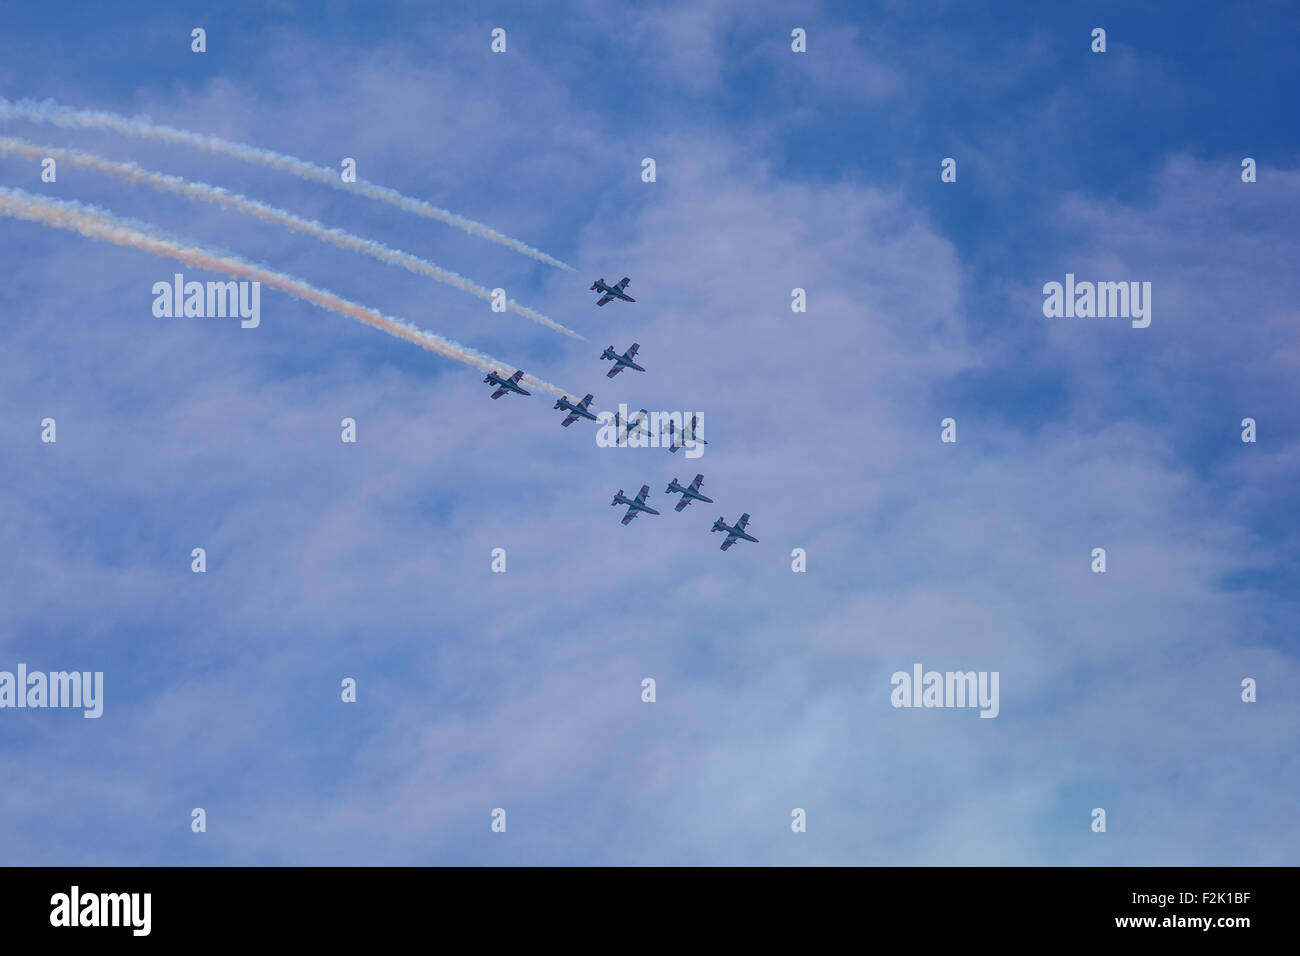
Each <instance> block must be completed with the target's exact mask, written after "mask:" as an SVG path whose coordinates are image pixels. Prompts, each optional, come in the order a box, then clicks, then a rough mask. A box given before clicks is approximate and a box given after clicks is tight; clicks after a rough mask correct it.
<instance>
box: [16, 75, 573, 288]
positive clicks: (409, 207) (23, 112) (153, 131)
mask: <svg viewBox="0 0 1300 956" xmlns="http://www.w3.org/2000/svg"><path fill="white" fill-rule="evenodd" d="M0 119H24V120H30V121H32V122H35V123H51V124H53V125H55V126H60V127H64V128H73V129H106V130H111V131H112V132H115V133H122V134H124V135H126V136H139V137H143V138H145V139H155V140H160V141H162V142H165V143H178V144H180V145H182V146H193V147H195V148H196V149H201V150H204V151H205V152H209V153H219V154H221V155H222V156H231V157H233V158H235V159H242V160H243V161H244V162H247V163H257V164H259V165H261V166H269V167H270V168H271V169H278V170H280V171H282V172H286V173H291V174H293V175H294V176H298V177H301V178H303V179H313V180H315V181H317V182H321V183H325V184H326V185H329V186H333V187H334V188H335V189H342V190H344V191H345V192H358V193H361V195H363V196H367V197H369V198H370V199H378V200H379V201H380V202H386V203H389V204H390V205H393V206H396V207H398V208H399V209H405V210H406V211H407V212H413V213H415V214H416V215H418V216H426V217H428V218H429V219H437V220H438V221H439V222H445V223H447V224H448V225H449V226H455V227H456V228H457V229H463V230H465V231H466V232H468V233H470V234H471V235H475V236H478V237H480V238H482V239H487V240H489V241H491V242H496V243H500V244H501V245H503V246H509V247H510V248H511V249H514V250H515V251H516V252H522V253H523V254H524V255H526V256H531V257H532V258H534V259H537V260H538V261H539V262H545V263H547V264H548V265H552V266H555V267H556V268H558V269H567V270H569V271H573V267H572V266H570V265H568V264H567V263H564V262H561V261H560V260H559V259H555V258H552V257H551V256H548V255H547V254H546V253H544V252H542V251H541V250H540V249H534V248H533V247H532V246H530V245H527V244H526V243H523V242H520V241H519V240H518V239H511V238H510V237H509V236H506V235H503V234H502V233H499V232H497V231H496V230H495V229H492V228H490V227H488V226H485V225H483V223H481V222H475V221H474V220H472V219H466V218H465V217H464V216H458V215H456V214H455V213H454V212H448V211H447V210H446V209H439V208H438V207H437V206H434V205H431V204H429V203H427V202H425V201H424V200H422V199H412V198H411V197H409V196H403V195H402V194H401V193H399V192H398V191H397V190H396V189H389V188H388V187H387V186H378V185H376V184H374V183H371V182H367V181H366V180H364V179H358V180H357V181H356V182H355V183H345V182H343V181H342V180H341V179H340V178H339V171H338V170H336V169H330V168H329V167H328V166H318V165H316V164H315V163H309V162H307V161H306V160H303V159H298V158H297V157H295V156H286V155H285V154H284V153H277V152H273V151H272V150H269V149H262V148H261V147H258V146H249V145H248V144H246V143H235V142H232V141H231V140H228V139H221V138H220V137H218V136H208V135H207V134H205V133H191V132H188V131H187V130H183V129H176V128H175V127H173V126H163V125H161V124H158V123H154V122H151V121H150V120H149V118H148V117H146V116H135V117H126V116H120V115H118V114H117V113H107V112H102V111H100V110H77V109H72V108H71V107H68V106H60V105H59V104H58V103H55V102H54V101H53V100H42V101H37V100H31V99H24V100H19V101H18V102H16V103H15V102H12V101H10V100H7V99H5V98H4V97H0Z"/></svg>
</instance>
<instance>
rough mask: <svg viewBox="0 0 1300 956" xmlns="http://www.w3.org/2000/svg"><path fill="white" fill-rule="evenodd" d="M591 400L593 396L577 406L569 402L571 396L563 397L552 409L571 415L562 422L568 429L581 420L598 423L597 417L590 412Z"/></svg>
mask: <svg viewBox="0 0 1300 956" xmlns="http://www.w3.org/2000/svg"><path fill="white" fill-rule="evenodd" d="M591 398H592V396H591V395H588V396H587V397H586V398H584V399H583V400H582V401H580V402H578V404H576V405H575V404H573V402H571V401H569V396H567V395H561V396H560V397H559V399H558V400H557V401H556V403H555V405H554V406H552V407H554V408H559V409H563V410H564V411H567V412H568V413H569V417H568V418H566V419H565V420H564V421H562V422H560V424H561V425H563V426H564V427H565V428H568V427H569V426H570V425H572V424H573V423H574V422H576V421H577V420H578V419H579V418H590V419H591V420H592V421H593V422H594V421H596V420H597V419H596V416H595V415H593V414H591V411H590V406H591Z"/></svg>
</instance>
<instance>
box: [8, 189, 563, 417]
mask: <svg viewBox="0 0 1300 956" xmlns="http://www.w3.org/2000/svg"><path fill="white" fill-rule="evenodd" d="M0 215H3V216H10V217H12V218H14V219H26V220H28V221H29V222H35V223H39V224H40V225H43V226H52V227H54V228H57V229H66V230H68V231H69V232H78V233H81V234H82V235H83V236H87V237H89V238H91V239H99V240H102V241H104V242H111V243H113V244H114V245H119V246H127V247H130V248H132V249H139V250H141V251H142V252H151V253H153V254H154V255H157V256H163V257H165V258H168V259H177V260H179V261H181V262H183V263H185V264H186V265H190V266H194V267H195V268H198V269H208V270H210V271H212V272H220V273H224V274H225V275H228V276H233V277H235V278H237V279H245V280H248V281H251V282H260V283H262V285H264V286H266V287H267V288H268V289H276V290H277V291H280V292H283V293H284V294H285V295H291V296H293V297H294V298H295V299H302V300H303V301H304V302H310V303H311V304H312V305H317V306H320V307H321V308H322V309H329V310H330V311H331V312H337V313H339V314H340V315H346V316H348V317H349V318H353V319H356V320H357V321H359V322H364V323H366V324H367V325H373V326H374V327H375V328H377V329H382V330H383V331H385V332H387V333H388V334H389V335H394V336H396V337H397V338H399V339H405V340H406V341H408V342H414V343H415V344H416V345H418V346H420V347H421V348H425V349H428V350H429V351H430V352H436V353H437V354H439V355H442V356H445V357H447V358H450V359H455V360H456V361H458V362H464V363H465V364H466V365H473V366H475V367H477V368H480V369H482V370H483V371H488V370H489V369H496V370H497V371H499V372H502V373H505V372H508V371H509V370H510V368H511V367H512V366H510V365H507V364H505V363H502V362H498V361H497V360H496V359H494V358H492V357H491V356H490V355H484V354H483V353H482V352H476V351H474V350H473V349H471V348H468V347H466V346H464V345H461V344H460V343H458V342H453V341H451V340H450V339H444V338H443V337H442V336H441V335H435V334H434V333H433V332H428V331H426V330H424V329H420V328H417V327H416V326H414V325H411V324H410V323H409V322H405V321H403V320H402V319H396V318H393V317H392V316H388V315H384V314H383V313H382V312H378V311H376V310H374V309H371V308H367V307H366V306H364V305H359V304H357V303H356V302H349V301H348V300H347V299H344V298H340V297H339V296H337V295H335V294H334V293H332V292H327V291H325V290H324V289H318V288H316V287H315V286H313V285H309V284H308V283H306V282H303V281H302V280H301V279H295V278H293V277H292V276H287V275H284V274H283V273H280V272H274V271H272V270H270V269H267V268H265V267H263V266H258V265H254V264H252V263H251V262H245V261H244V260H243V259H239V258H237V257H235V256H226V255H220V254H218V253H215V252H211V251H209V250H206V249H202V248H200V247H198V246H188V245H185V244H184V243H182V242H180V241H178V240H175V239H171V238H168V237H165V236H161V235H156V234H152V233H150V232H149V231H148V229H147V227H144V226H141V225H139V224H137V223H128V222H124V221H123V220H121V219H118V218H117V217H116V216H114V215H113V214H112V213H109V212H106V211H105V210H102V209H96V208H95V207H93V206H85V205H82V204H81V203H77V202H68V201H64V200H58V199H45V198H42V197H40V196H34V195H32V194H31V193H28V192H24V191H23V190H21V189H11V188H8V187H5V186H0ZM523 380H524V382H525V383H526V384H528V385H533V386H535V387H537V388H540V389H543V390H545V391H548V392H550V393H552V394H554V395H571V394H574V393H572V392H566V391H565V390H564V389H562V388H559V387H558V386H555V385H552V384H551V383H550V382H546V381H543V380H542V379H539V378H536V377H534V376H532V375H525V376H524V379H523Z"/></svg>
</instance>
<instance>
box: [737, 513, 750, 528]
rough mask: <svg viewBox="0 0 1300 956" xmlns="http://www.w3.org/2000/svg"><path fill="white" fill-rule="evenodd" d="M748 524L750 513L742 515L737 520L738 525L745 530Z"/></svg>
mask: <svg viewBox="0 0 1300 956" xmlns="http://www.w3.org/2000/svg"><path fill="white" fill-rule="evenodd" d="M747 524H749V515H741V516H740V520H739V521H737V522H736V527H737V528H739V529H740V530H741V531H744V530H745V525H747Z"/></svg>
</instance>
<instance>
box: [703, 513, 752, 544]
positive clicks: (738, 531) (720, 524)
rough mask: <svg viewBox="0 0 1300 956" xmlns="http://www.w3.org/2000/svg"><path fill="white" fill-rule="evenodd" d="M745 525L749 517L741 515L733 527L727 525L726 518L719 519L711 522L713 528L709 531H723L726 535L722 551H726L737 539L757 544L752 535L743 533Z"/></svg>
mask: <svg viewBox="0 0 1300 956" xmlns="http://www.w3.org/2000/svg"><path fill="white" fill-rule="evenodd" d="M747 524H749V515H741V516H740V520H739V521H737V522H736V524H735V526H734V527H733V526H732V525H729V524H727V519H726V518H719V519H718V520H717V521H715V522H713V527H712V528H710V529H709V530H710V531H725V532H726V533H727V540H726V541H724V542H722V550H723V551H726V550H727V549H728V548H729V547H731V546H732V545H733V544H735V543H736V539H737V538H744V539H745V540H746V541H753V542H755V543H757V542H758V539H757V538H755V537H754V536H753V535H752V534H746V533H745V525H747Z"/></svg>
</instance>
